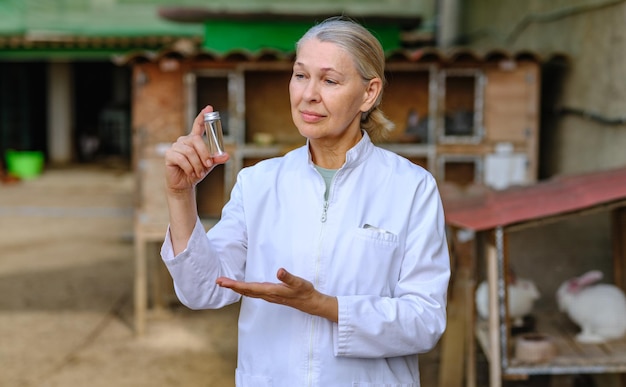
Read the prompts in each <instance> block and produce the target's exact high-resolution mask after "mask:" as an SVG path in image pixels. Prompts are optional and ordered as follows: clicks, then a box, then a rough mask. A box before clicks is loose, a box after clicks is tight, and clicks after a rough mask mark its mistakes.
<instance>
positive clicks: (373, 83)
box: [361, 78, 383, 113]
mask: <svg viewBox="0 0 626 387" xmlns="http://www.w3.org/2000/svg"><path fill="white" fill-rule="evenodd" d="M382 88H383V82H382V81H381V80H380V78H373V79H370V80H369V82H368V83H367V87H366V89H365V94H364V99H363V104H362V105H361V111H362V112H363V113H365V112H368V111H370V110H371V109H372V107H373V106H374V104H375V103H376V101H377V100H378V96H379V95H380V92H381V91H382Z"/></svg>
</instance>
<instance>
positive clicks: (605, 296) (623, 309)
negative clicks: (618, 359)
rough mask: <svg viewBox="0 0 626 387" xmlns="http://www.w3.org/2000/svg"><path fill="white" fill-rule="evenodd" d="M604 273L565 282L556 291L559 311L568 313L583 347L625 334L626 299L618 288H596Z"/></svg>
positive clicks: (599, 285)
mask: <svg viewBox="0 0 626 387" xmlns="http://www.w3.org/2000/svg"><path fill="white" fill-rule="evenodd" d="M600 279H602V272H601V271H599V270H591V271H589V272H587V273H585V274H583V275H581V276H580V277H575V278H572V279H570V280H568V281H565V282H564V283H563V284H562V285H561V286H560V287H559V289H558V290H557V293H556V299H557V303H558V306H559V309H560V310H561V311H562V312H566V313H567V315H568V316H569V318H570V319H571V320H572V321H573V322H575V323H576V324H577V325H578V326H579V327H580V328H581V332H580V333H579V334H578V335H577V336H576V340H577V341H578V342H581V343H603V342H605V341H607V340H611V339H617V338H620V337H622V336H623V335H624V334H625V333H626V296H625V295H624V291H623V290H621V289H620V288H618V287H617V286H615V285H610V284H595V282H597V281H599V280H600Z"/></svg>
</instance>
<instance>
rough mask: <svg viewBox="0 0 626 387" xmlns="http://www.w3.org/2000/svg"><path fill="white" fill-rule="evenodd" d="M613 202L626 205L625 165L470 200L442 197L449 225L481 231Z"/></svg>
mask: <svg viewBox="0 0 626 387" xmlns="http://www.w3.org/2000/svg"><path fill="white" fill-rule="evenodd" d="M616 202H622V203H621V204H620V205H623V206H626V168H621V169H612V170H605V171H598V172H590V173H585V174H578V175H569V176H561V177H555V178H552V179H550V180H545V181H542V182H539V183H536V184H534V185H531V186H524V187H516V188H510V189H507V190H503V191H488V192H487V193H485V194H483V195H481V196H478V197H473V198H469V199H463V198H459V199H455V200H448V201H446V200H445V198H444V207H445V211H446V222H447V223H448V224H449V225H452V226H456V227H461V228H466V229H470V230H474V231H484V230H489V229H493V228H495V227H506V226H510V225H515V224H520V223H525V222H531V221H535V220H541V219H547V218H550V217H555V216H560V215H565V214H569V213H575V212H578V211H582V210H586V209H590V208H593V207H599V206H604V205H608V204H611V203H616Z"/></svg>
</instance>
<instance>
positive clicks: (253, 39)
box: [204, 20, 401, 54]
mask: <svg viewBox="0 0 626 387" xmlns="http://www.w3.org/2000/svg"><path fill="white" fill-rule="evenodd" d="M312 25H313V24H311V23H310V22H303V21H288V20H237V21H235V20H210V21H207V22H206V23H205V38H204V48H205V49H207V50H209V51H213V52H216V53H219V54H224V53H226V52H229V51H232V50H233V49H242V50H247V51H251V52H256V51H259V50H263V49H275V50H279V51H287V52H291V51H294V49H295V44H296V42H297V41H298V39H300V37H301V36H302V35H303V34H304V33H305V32H306V31H307V30H308V29H309V28H310V27H311V26H312ZM367 27H368V29H369V30H370V31H371V32H372V33H373V34H374V35H375V36H376V37H377V38H378V39H379V40H380V42H381V44H382V46H383V49H384V50H385V51H392V50H395V49H397V48H399V47H400V43H401V42H400V32H401V31H400V26H398V25H389V24H372V25H368V26H367Z"/></svg>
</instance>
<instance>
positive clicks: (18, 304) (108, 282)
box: [0, 165, 569, 387]
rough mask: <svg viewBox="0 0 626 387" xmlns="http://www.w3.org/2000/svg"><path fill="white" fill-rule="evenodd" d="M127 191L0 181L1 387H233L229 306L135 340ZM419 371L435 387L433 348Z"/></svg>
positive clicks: (80, 176) (109, 181)
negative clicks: (4, 182) (2, 182)
mask: <svg viewBox="0 0 626 387" xmlns="http://www.w3.org/2000/svg"><path fill="white" fill-rule="evenodd" d="M134 184H135V183H134V176H133V174H132V173H131V172H129V171H128V170H127V169H124V168H119V167H111V166H106V165H105V166H102V165H99V166H78V167H76V166H75V167H71V168H65V169H47V170H46V171H45V172H44V173H43V174H42V175H41V176H39V177H37V178H36V179H33V180H27V181H21V182H18V183H14V184H0V230H2V232H1V233H0V252H1V253H0V364H1V366H0V368H1V370H2V371H1V372H0V386H8V387H13V386H23V387H30V386H46V387H61V386H62V387H66V386H67V387H70V386H71V387H74V386H91V387H100V386H103V387H104V386H107V387H109V386H116V387H124V386H128V387H143V386H146V387H147V386H150V387H160V386H185V387H194V386H204V387H207V386H216V387H222V386H234V368H235V364H236V320H237V313H238V309H237V305H235V306H231V307H227V308H224V309H221V310H213V311H191V310H188V309H186V308H184V307H182V306H180V305H179V304H178V303H176V302H174V303H172V304H171V305H170V306H169V307H168V308H167V309H166V310H165V311H162V312H159V313H156V312H151V313H150V314H149V316H148V321H147V330H146V334H145V335H144V336H142V337H136V336H135V335H134V331H133V326H132V322H133V305H132V299H133V298H132V296H133V270H134V266H133V264H134V261H133V257H134V250H133V228H132V212H133V201H134ZM479 358H480V357H479ZM421 371H422V386H424V387H434V386H438V382H437V376H438V372H439V348H436V349H435V350H434V351H432V352H431V353H428V354H425V355H423V356H422V358H421ZM478 376H479V380H478V385H477V387H484V386H485V383H486V382H485V380H486V370H485V367H484V363H481V364H479V369H478ZM509 385H510V386H549V385H550V386H552V385H554V384H550V383H547V382H546V380H545V378H543V379H540V380H533V379H531V380H528V381H524V382H514V383H507V384H506V386H507V387H508V386H509ZM559 385H566V384H559ZM567 385H569V384H567ZM444 387H445V386H444Z"/></svg>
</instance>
